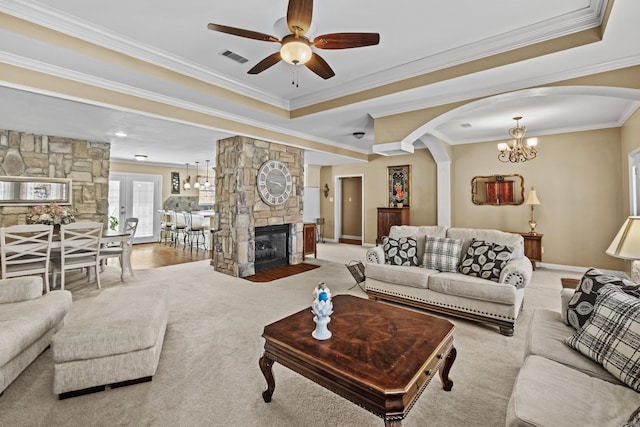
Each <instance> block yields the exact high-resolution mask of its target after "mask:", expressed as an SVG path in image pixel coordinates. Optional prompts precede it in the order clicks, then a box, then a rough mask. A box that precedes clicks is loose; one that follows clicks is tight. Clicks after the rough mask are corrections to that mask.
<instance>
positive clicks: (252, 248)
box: [212, 136, 304, 277]
mask: <svg viewBox="0 0 640 427" xmlns="http://www.w3.org/2000/svg"><path fill="white" fill-rule="evenodd" d="M267 160H279V161H281V162H283V163H285V164H286V165H287V168H288V169H289V171H290V172H291V177H292V180H293V187H292V195H291V197H290V198H289V200H287V202H286V203H284V204H282V205H277V206H270V205H267V204H266V203H264V202H263V201H262V199H261V198H260V195H259V193H258V190H257V187H256V175H257V172H258V169H259V168H260V166H261V165H262V164H263V163H264V162H265V161H267ZM303 173H304V151H303V150H302V149H300V148H296V147H289V146H285V145H281V144H276V143H273V142H266V141H261V140H257V139H253V138H248V137H242V136H234V137H231V138H226V139H222V140H219V141H218V147H217V161H216V203H215V207H214V210H215V212H216V216H217V219H216V222H217V223H218V224H219V225H218V227H217V228H218V230H217V231H216V232H215V234H214V255H213V260H212V264H213V266H214V267H215V269H216V271H219V272H221V273H225V274H229V275H231V276H235V277H247V276H251V275H253V274H255V273H256V271H261V270H264V269H268V268H272V266H271V261H272V260H271V258H272V255H274V254H275V252H278V253H277V255H278V256H279V258H280V260H279V261H278V262H280V263H282V262H285V261H286V262H285V263H286V264H299V263H301V262H302V259H303V231H304V224H303V216H302V212H303V202H302V200H303V197H302V196H303V194H302V192H303V188H304V179H303ZM274 226H280V227H281V228H282V229H283V230H284V231H285V233H282V231H281V232H279V235H280V236H281V237H279V238H278V239H282V238H283V237H282V235H283V234H284V235H286V236H287V237H284V238H286V240H287V241H286V245H282V246H281V247H280V249H278V248H275V247H273V246H274V245H273V243H274V242H269V244H267V243H265V238H264V237H263V234H262V231H263V230H262V229H261V227H267V228H265V229H264V230H269V231H272V230H273V229H275V228H272V227H274ZM256 228H259V231H258V232H257V233H256ZM276 228H277V227H276ZM275 243H278V244H280V243H281V241H280V240H278V241H276V242H275ZM267 258H269V262H266V259H267ZM256 264H257V266H256ZM265 267H266V268H265Z"/></svg>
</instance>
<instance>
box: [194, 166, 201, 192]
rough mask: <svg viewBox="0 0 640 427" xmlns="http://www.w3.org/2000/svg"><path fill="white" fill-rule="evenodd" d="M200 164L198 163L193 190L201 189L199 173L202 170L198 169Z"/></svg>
mask: <svg viewBox="0 0 640 427" xmlns="http://www.w3.org/2000/svg"><path fill="white" fill-rule="evenodd" d="M198 163H200V162H196V182H194V183H193V188H200V182H199V181H198V173H199V172H200V168H199V167H198Z"/></svg>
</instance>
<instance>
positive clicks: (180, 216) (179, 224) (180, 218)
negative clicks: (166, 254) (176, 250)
mask: <svg viewBox="0 0 640 427" xmlns="http://www.w3.org/2000/svg"><path fill="white" fill-rule="evenodd" d="M169 215H170V216H171V239H172V241H173V245H174V246H178V239H179V238H180V235H182V240H183V243H184V244H186V242H187V234H186V233H185V230H186V227H187V220H186V219H185V213H184V212H176V211H169Z"/></svg>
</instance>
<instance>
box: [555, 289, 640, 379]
mask: <svg viewBox="0 0 640 427" xmlns="http://www.w3.org/2000/svg"><path fill="white" fill-rule="evenodd" d="M638 342H640V300H638V298H635V297H632V296H630V295H627V294H625V293H624V292H622V290H620V288H619V287H617V286H614V285H605V286H603V287H602V288H601V289H600V292H599V295H598V297H597V298H596V303H595V305H594V307H593V314H592V315H591V317H590V318H589V320H587V322H586V323H585V324H584V326H583V327H582V328H580V329H578V330H577V331H576V332H575V333H574V334H573V335H572V336H571V337H569V338H568V339H567V344H568V345H569V346H570V347H572V348H575V349H576V350H578V351H579V352H580V353H582V354H584V355H585V356H587V357H589V358H590V359H592V360H594V361H595V362H597V363H599V364H600V365H602V366H603V367H604V368H605V369H606V370H607V371H609V373H611V374H612V375H613V376H615V377H616V378H618V379H619V380H620V381H622V382H623V383H625V384H626V385H628V386H629V387H631V388H632V389H634V390H635V391H640V346H638Z"/></svg>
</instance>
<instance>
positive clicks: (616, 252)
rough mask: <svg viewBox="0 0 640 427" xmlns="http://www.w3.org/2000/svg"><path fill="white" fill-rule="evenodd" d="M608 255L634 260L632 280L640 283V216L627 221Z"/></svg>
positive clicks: (607, 251)
mask: <svg viewBox="0 0 640 427" xmlns="http://www.w3.org/2000/svg"><path fill="white" fill-rule="evenodd" d="M606 254H607V255H611V256H613V257H616V258H622V259H629V260H633V262H632V263H631V280H633V281H634V282H635V283H640V262H639V261H638V260H639V259H640V216H630V217H629V218H627V219H626V221H625V222H624V224H622V227H621V228H620V231H618V234H616V237H615V238H614V239H613V242H611V245H609V249H607V250H606Z"/></svg>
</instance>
